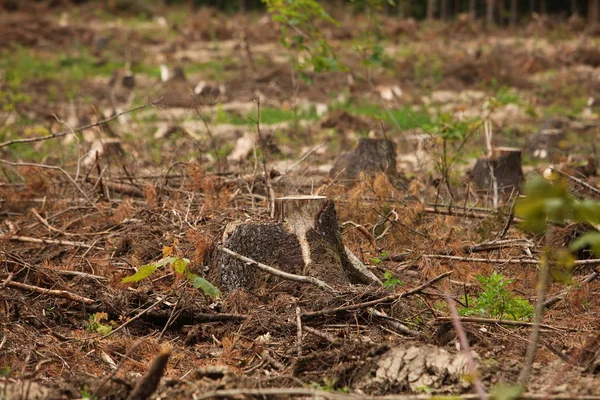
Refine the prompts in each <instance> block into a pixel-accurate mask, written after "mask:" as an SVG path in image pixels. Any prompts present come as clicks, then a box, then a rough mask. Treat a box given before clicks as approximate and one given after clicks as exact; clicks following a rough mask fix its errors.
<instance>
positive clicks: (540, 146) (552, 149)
mask: <svg viewBox="0 0 600 400" xmlns="http://www.w3.org/2000/svg"><path fill="white" fill-rule="evenodd" d="M526 149H527V153H528V154H529V156H530V157H531V158H533V159H537V160H548V161H550V162H558V161H560V159H561V158H562V157H565V156H567V155H568V152H569V149H568V143H567V141H566V134H565V129H564V123H563V122H562V121H559V120H546V121H544V122H543V124H542V127H541V128H540V130H539V131H538V132H537V133H535V134H533V135H531V136H530V137H529V138H528V140H527V146H526Z"/></svg>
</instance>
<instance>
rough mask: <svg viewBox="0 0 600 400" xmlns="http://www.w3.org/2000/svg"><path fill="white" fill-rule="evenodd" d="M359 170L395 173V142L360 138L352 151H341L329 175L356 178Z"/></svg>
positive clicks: (369, 172)
mask: <svg viewBox="0 0 600 400" xmlns="http://www.w3.org/2000/svg"><path fill="white" fill-rule="evenodd" d="M361 172H364V173H366V174H367V175H376V174H378V173H380V172H383V173H385V174H388V175H394V174H395V173H396V144H395V143H394V142H392V141H390V140H386V139H370V138H362V139H360V140H359V142H358V145H357V146H356V149H354V151H352V152H344V153H342V154H341V155H340V156H339V157H338V159H337V160H336V161H335V164H334V165H333V168H332V169H331V171H330V172H329V175H330V176H331V177H334V178H340V179H356V178H358V176H359V175H360V173H361Z"/></svg>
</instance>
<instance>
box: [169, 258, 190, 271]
mask: <svg viewBox="0 0 600 400" xmlns="http://www.w3.org/2000/svg"><path fill="white" fill-rule="evenodd" d="M171 265H172V266H173V269H174V270H175V272H177V273H178V274H184V273H185V271H186V269H187V266H188V263H187V262H186V260H185V259H184V258H178V259H176V260H175V261H173V263H172V264H171Z"/></svg>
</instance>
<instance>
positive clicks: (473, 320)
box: [436, 317, 573, 331]
mask: <svg viewBox="0 0 600 400" xmlns="http://www.w3.org/2000/svg"><path fill="white" fill-rule="evenodd" d="M436 320H437V321H438V322H451V321H452V318H451V317H437V318H436ZM460 322H471V323H475V324H486V325H493V324H498V325H510V326H523V327H527V328H532V327H533V326H534V325H535V324H534V323H532V322H525V321H513V320H510V319H494V318H477V317H461V318H460ZM540 328H544V329H549V330H552V331H571V330H573V329H570V328H557V327H555V326H552V325H546V324H540Z"/></svg>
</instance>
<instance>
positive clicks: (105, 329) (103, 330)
mask: <svg viewBox="0 0 600 400" xmlns="http://www.w3.org/2000/svg"><path fill="white" fill-rule="evenodd" d="M96 332H98V333H99V334H101V335H108V334H109V333H111V332H112V326H110V325H103V324H99V325H98V326H97V327H96Z"/></svg>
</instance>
